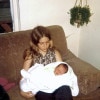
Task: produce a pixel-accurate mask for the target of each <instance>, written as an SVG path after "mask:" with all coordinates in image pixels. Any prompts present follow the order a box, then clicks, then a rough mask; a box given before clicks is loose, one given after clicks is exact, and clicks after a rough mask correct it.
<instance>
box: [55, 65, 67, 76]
mask: <svg viewBox="0 0 100 100" xmlns="http://www.w3.org/2000/svg"><path fill="white" fill-rule="evenodd" d="M67 71H68V66H67V64H59V65H58V66H57V67H56V68H55V70H54V74H55V75H62V74H64V73H67Z"/></svg>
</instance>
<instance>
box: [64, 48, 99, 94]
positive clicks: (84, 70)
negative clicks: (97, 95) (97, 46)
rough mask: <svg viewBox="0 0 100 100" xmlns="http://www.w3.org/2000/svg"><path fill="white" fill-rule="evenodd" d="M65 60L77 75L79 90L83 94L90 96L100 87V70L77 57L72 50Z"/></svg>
mask: <svg viewBox="0 0 100 100" xmlns="http://www.w3.org/2000/svg"><path fill="white" fill-rule="evenodd" d="M63 58H64V61H65V62H67V63H68V64H69V65H70V66H71V67H72V68H73V70H74V72H75V74H76V75H77V77H78V83H79V89H80V92H81V93H82V94H88V93H90V92H92V91H94V90H96V89H97V88H98V87H100V70H98V69H96V68H95V67H94V66H93V65H91V64H89V63H87V62H85V61H83V60H81V59H80V58H78V57H76V56H75V55H74V54H73V53H72V52H71V51H70V50H69V51H68V52H67V55H65V56H64V57H63ZM65 58H66V59H65Z"/></svg>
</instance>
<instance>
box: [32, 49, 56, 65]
mask: <svg viewBox="0 0 100 100" xmlns="http://www.w3.org/2000/svg"><path fill="white" fill-rule="evenodd" d="M33 62H34V64H35V63H38V64H43V65H44V66H45V65H47V64H49V63H52V62H56V57H55V51H54V50H51V49H48V51H47V53H46V55H45V56H43V55H42V54H39V55H37V56H35V57H34V60H33Z"/></svg>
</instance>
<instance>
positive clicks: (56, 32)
mask: <svg viewBox="0 0 100 100" xmlns="http://www.w3.org/2000/svg"><path fill="white" fill-rule="evenodd" d="M47 28H48V29H49V30H50V32H51V38H52V40H53V43H54V46H55V47H56V48H57V49H58V51H59V52H60V53H61V55H62V57H63V56H64V55H65V53H66V54H67V43H66V37H65V33H64V30H63V28H62V27H61V26H59V25H52V26H49V27H47Z"/></svg>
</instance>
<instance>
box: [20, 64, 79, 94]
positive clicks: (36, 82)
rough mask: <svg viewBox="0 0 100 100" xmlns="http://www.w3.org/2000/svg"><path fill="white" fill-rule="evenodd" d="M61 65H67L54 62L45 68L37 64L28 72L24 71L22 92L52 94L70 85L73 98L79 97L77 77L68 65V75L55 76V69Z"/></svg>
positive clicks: (22, 73)
mask: <svg viewBox="0 0 100 100" xmlns="http://www.w3.org/2000/svg"><path fill="white" fill-rule="evenodd" d="M61 63H64V64H67V63H65V62H54V63H50V64H48V65H46V66H45V67H44V66H43V65H42V64H35V65H34V66H32V67H31V68H30V69H29V70H28V71H25V70H24V69H22V70H21V75H22V77H23V78H22V79H21V81H20V88H21V90H22V91H24V92H28V91H32V93H33V94H36V93H37V92H38V91H43V92H46V93H52V92H53V91H55V90H56V89H57V88H59V87H60V86H63V85H68V86H70V88H71V92H72V96H77V95H78V93H79V88H78V83H77V76H76V75H75V74H74V72H73V70H72V68H71V67H70V66H69V65H68V64H67V65H68V72H67V73H65V74H62V75H56V76H55V74H54V69H55V67H56V66H58V65H59V64H61Z"/></svg>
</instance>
